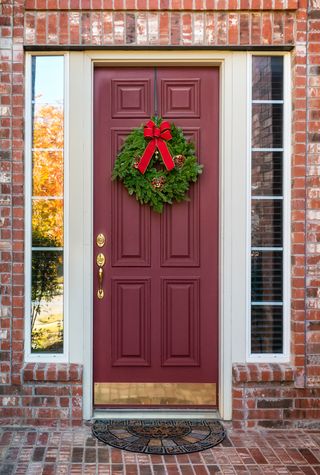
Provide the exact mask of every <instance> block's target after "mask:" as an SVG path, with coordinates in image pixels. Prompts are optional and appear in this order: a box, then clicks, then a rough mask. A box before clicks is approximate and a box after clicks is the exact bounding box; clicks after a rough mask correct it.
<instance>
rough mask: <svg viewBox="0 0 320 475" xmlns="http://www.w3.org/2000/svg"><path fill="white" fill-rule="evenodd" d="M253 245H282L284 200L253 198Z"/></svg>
mask: <svg viewBox="0 0 320 475" xmlns="http://www.w3.org/2000/svg"><path fill="white" fill-rule="evenodd" d="M251 243H252V246H253V247H262V246H267V247H281V246H282V200H253V201H252V207H251Z"/></svg>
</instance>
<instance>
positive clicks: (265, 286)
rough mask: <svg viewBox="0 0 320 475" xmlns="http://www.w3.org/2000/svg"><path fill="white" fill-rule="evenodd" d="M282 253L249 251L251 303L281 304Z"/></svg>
mask: <svg viewBox="0 0 320 475" xmlns="http://www.w3.org/2000/svg"><path fill="white" fill-rule="evenodd" d="M282 272H283V271H282V251H255V250H253V251H251V300H252V302H263V301H269V302H270V301H272V302H282Z"/></svg>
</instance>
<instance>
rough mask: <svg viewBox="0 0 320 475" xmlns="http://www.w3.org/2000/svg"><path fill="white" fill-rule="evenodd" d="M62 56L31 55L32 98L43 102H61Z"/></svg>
mask: <svg viewBox="0 0 320 475" xmlns="http://www.w3.org/2000/svg"><path fill="white" fill-rule="evenodd" d="M63 69H64V57H63V56H33V58H32V79H33V88H32V93H33V94H32V100H33V101H34V102H37V103H43V104H45V103H46V104H57V103H60V104H61V105H62V104H63V89H64V86H63V84H64V74H63Z"/></svg>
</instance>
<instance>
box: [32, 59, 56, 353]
mask: <svg viewBox="0 0 320 475" xmlns="http://www.w3.org/2000/svg"><path fill="white" fill-rule="evenodd" d="M30 60H31V64H30V69H31V84H30V89H31V94H30V96H31V101H30V102H31V104H27V112H28V113H29V114H28V115H29V119H30V127H29V133H28V134H27V135H29V140H28V142H29V149H28V153H27V164H28V160H29V166H28V165H27V168H26V170H28V169H30V170H31V171H32V173H29V174H28V173H27V174H26V175H27V177H26V180H27V182H26V190H27V200H28V202H27V206H26V210H27V216H26V218H27V221H26V222H27V235H26V244H27V248H26V249H27V251H26V267H27V269H26V275H27V279H28V282H27V285H26V289H28V290H27V296H26V299H27V301H26V312H27V327H28V333H29V335H28V339H29V345H28V342H27V347H28V350H27V353H28V354H29V355H31V356H33V355H48V354H50V355H60V356H63V354H64V351H65V345H64V341H65V321H64V277H65V272H64V270H65V269H64V249H65V247H64V168H65V113H64V104H65V101H64V96H65V94H64V89H65V87H64V56H62V55H61V56H60V55H59V56H40V55H39V56H32V57H31V58H30ZM27 132H28V129H27ZM27 138H28V137H27ZM28 191H29V193H28ZM28 222H29V223H28Z"/></svg>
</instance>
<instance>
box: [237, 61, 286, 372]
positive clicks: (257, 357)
mask: <svg viewBox="0 0 320 475" xmlns="http://www.w3.org/2000/svg"><path fill="white" fill-rule="evenodd" d="M261 55H264V56H283V84H284V87H283V89H284V96H283V101H266V102H273V103H279V104H280V103H283V148H251V106H252V104H253V103H258V102H260V103H263V102H265V101H253V100H251V97H252V96H251V94H252V56H261ZM290 58H291V56H290V53H280V52H277V53H274V52H264V53H260V52H256V53H255V52H250V53H248V188H247V210H248V211H247V213H248V219H247V256H248V257H247V279H248V283H249V285H248V293H247V332H246V334H247V338H246V341H247V343H246V348H247V350H246V351H247V358H246V359H247V361H248V362H266V363H267V362H274V361H277V362H279V363H280V362H289V361H290V252H291V241H290V183H291V179H290V171H291V170H290V169H291V155H290V153H291V149H290V143H291V100H290V97H291V73H290ZM252 152H282V153H283V157H282V160H283V196H273V197H271V196H270V197H266V196H261V195H260V196H258V197H257V196H254V195H252V194H251V155H252ZM259 199H260V200H263V199H278V200H279V199H282V200H283V220H282V222H283V247H278V248H277V247H275V248H273V247H272V248H260V247H259V248H257V247H251V203H252V201H254V200H259ZM260 249H261V250H272V251H282V252H283V302H268V301H265V302H251V251H252V250H260ZM257 305H260V306H261V305H265V306H267V305H270V306H272V305H273V306H275V305H279V306H280V305H283V353H280V354H279V353H277V354H257V353H251V351H250V349H251V338H250V334H251V306H257Z"/></svg>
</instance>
